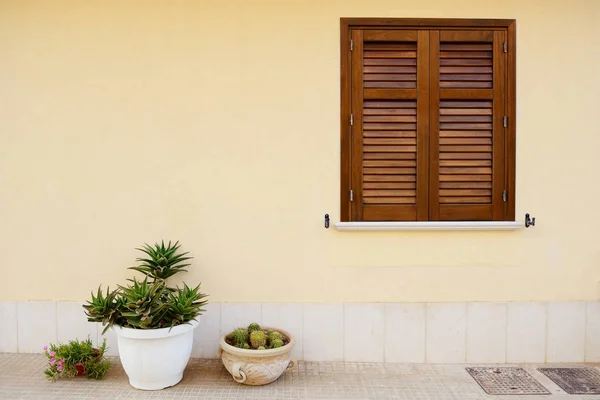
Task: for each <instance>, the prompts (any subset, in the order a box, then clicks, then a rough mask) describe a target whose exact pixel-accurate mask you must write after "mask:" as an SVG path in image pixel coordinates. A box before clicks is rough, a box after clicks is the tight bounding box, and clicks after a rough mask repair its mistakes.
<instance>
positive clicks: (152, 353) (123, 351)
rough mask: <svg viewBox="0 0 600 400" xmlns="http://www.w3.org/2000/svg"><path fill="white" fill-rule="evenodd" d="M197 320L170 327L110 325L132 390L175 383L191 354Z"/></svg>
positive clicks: (178, 379) (163, 386) (177, 381)
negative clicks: (147, 327)
mask: <svg viewBox="0 0 600 400" xmlns="http://www.w3.org/2000/svg"><path fill="white" fill-rule="evenodd" d="M197 326H198V321H196V320H193V321H190V323H189V324H183V325H177V326H175V327H173V328H172V329H169V328H161V329H131V328H123V327H121V326H114V327H113V328H112V329H113V331H114V332H115V334H116V335H117V342H118V344H119V357H121V364H122V365H123V369H124V370H125V373H127V376H128V377H129V384H130V385H131V386H133V387H134V388H136V389H142V390H160V389H164V388H167V387H169V386H173V385H176V384H177V383H179V381H180V380H181V378H183V370H184V369H185V367H186V366H187V363H188V361H189V359H190V355H191V354H192V344H193V342H194V329H195V328H196V327H197Z"/></svg>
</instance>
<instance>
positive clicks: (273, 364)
mask: <svg viewBox="0 0 600 400" xmlns="http://www.w3.org/2000/svg"><path fill="white" fill-rule="evenodd" d="M262 328H263V329H269V330H272V331H278V332H281V333H282V334H283V335H285V336H287V337H288V338H289V339H290V342H289V343H288V344H286V345H285V346H283V347H279V348H277V349H268V350H246V349H238V348H237V347H234V346H231V345H229V344H227V342H226V341H225V336H227V334H225V335H223V336H221V339H220V344H221V356H220V357H221V361H222V362H223V365H224V366H225V368H226V369H227V371H229V373H230V374H231V376H232V377H233V380H234V381H236V382H238V383H243V384H244V385H252V386H258V385H266V384H267V383H271V382H273V381H275V380H277V378H279V377H280V376H281V375H282V374H283V373H284V372H285V371H287V370H292V369H294V368H295V367H296V364H297V362H296V360H295V359H294V358H292V355H291V351H292V349H293V348H294V345H295V344H296V339H294V337H293V336H292V335H290V334H289V333H288V332H286V331H284V330H283V329H277V328H273V327H267V326H263V327H262Z"/></svg>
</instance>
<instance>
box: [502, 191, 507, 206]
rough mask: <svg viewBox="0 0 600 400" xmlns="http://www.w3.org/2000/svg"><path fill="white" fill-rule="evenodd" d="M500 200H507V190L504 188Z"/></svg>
mask: <svg viewBox="0 0 600 400" xmlns="http://www.w3.org/2000/svg"><path fill="white" fill-rule="evenodd" d="M502 201H503V202H505V203H506V202H507V201H508V192H507V191H506V190H505V191H504V192H502Z"/></svg>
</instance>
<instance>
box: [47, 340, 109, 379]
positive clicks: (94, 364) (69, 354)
mask: <svg viewBox="0 0 600 400" xmlns="http://www.w3.org/2000/svg"><path fill="white" fill-rule="evenodd" d="M105 351H106V339H104V341H103V342H102V345H101V346H100V347H99V348H95V347H94V345H93V344H92V340H91V339H90V338H88V339H87V340H82V341H79V340H77V339H75V340H71V341H69V343H67V344H60V343H59V344H50V345H49V346H44V354H46V357H47V358H48V367H47V368H46V370H44V374H45V375H46V377H47V378H48V379H49V380H51V381H55V380H57V379H59V378H71V377H74V376H77V375H86V376H87V377H88V378H92V379H101V378H102V377H103V376H104V374H106V372H108V370H109V369H110V361H109V360H107V359H105V358H104V352H105Z"/></svg>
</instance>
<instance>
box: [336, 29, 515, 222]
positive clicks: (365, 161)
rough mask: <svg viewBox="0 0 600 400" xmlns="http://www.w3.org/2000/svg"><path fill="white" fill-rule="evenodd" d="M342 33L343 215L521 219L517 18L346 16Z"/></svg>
mask: <svg viewBox="0 0 600 400" xmlns="http://www.w3.org/2000/svg"><path fill="white" fill-rule="evenodd" d="M341 33H342V34H341V45H342V47H341V55H342V57H341V94H342V96H341V116H342V118H341V123H342V127H341V130H342V135H341V139H342V140H341V166H342V168H341V172H342V173H341V175H342V184H341V201H342V203H341V220H342V221H475V220H480V221H485V220H487V221H493V220H496V221H499V220H512V219H514V217H515V216H514V212H515V142H516V140H515V137H516V127H515V116H516V102H515V96H516V84H515V73H516V60H515V52H514V46H515V40H516V39H515V37H516V24H515V21H514V20H466V19H377V18H342V20H341ZM511 48H512V49H513V50H512V51H511Z"/></svg>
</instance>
